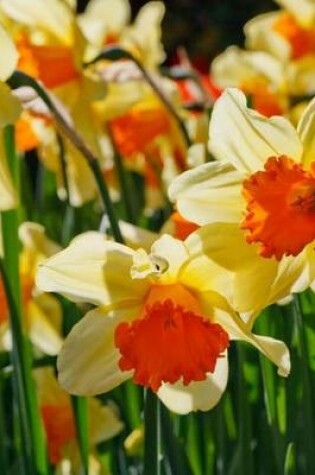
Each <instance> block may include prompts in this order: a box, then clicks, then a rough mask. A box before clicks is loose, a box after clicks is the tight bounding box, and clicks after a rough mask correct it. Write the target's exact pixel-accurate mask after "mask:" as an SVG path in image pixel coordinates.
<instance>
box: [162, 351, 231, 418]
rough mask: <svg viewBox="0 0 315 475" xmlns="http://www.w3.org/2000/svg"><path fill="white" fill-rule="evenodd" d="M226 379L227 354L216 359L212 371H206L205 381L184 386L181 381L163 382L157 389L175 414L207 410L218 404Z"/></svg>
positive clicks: (163, 400)
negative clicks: (173, 382)
mask: <svg viewBox="0 0 315 475" xmlns="http://www.w3.org/2000/svg"><path fill="white" fill-rule="evenodd" d="M227 380H228V360H227V355H224V356H222V357H221V358H219V359H218V361H217V364H216V368H215V371H214V373H208V374H207V379H206V380H205V381H199V382H195V383H191V384H189V385H188V386H184V385H183V384H182V383H181V382H178V383H175V384H173V385H171V384H163V385H162V386H161V387H160V389H159V390H158V393H157V394H158V397H159V399H160V400H161V401H162V402H163V403H164V404H165V406H166V407H167V408H168V409H170V410H171V411H173V412H176V413H177V414H188V413H189V412H193V411H209V410H210V409H212V408H213V407H214V406H215V405H216V404H218V402H219V400H220V398H221V396H222V394H223V392H224V391H225V388H226V385H227Z"/></svg>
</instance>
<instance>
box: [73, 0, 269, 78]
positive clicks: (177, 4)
mask: <svg viewBox="0 0 315 475" xmlns="http://www.w3.org/2000/svg"><path fill="white" fill-rule="evenodd" d="M88 3H89V2H88V0H78V9H79V11H83V10H84V8H85V7H86V5H87V4H88ZM146 3H148V2H147V1H146V0H130V5H131V9H132V15H133V17H134V16H135V15H136V14H137V12H138V11H139V9H140V8H141V7H142V6H143V5H145V4H146ZM165 4H166V15H165V18H164V21H163V37H162V42H163V44H164V46H165V50H166V53H167V57H168V58H170V61H172V60H173V61H174V60H175V58H176V49H177V47H178V45H182V46H184V47H185V48H186V49H187V51H188V54H189V56H190V57H191V58H192V59H193V62H194V64H195V65H196V66H197V67H198V69H201V70H202V71H204V72H206V71H208V67H209V62H210V61H211V60H212V59H213V58H214V57H215V56H216V55H217V54H218V53H220V52H222V51H223V50H224V49H225V48H226V47H227V46H228V45H230V44H237V45H242V44H243V42H244V34H243V25H244V23H245V22H246V21H248V20H249V19H251V18H252V17H254V16H255V15H258V14H260V13H264V12H267V11H270V10H275V9H277V5H276V4H275V2H273V1H272V0H256V1H254V2H253V1H252V0H206V1H205V0H172V1H171V2H165Z"/></svg>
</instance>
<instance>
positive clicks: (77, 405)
mask: <svg viewBox="0 0 315 475" xmlns="http://www.w3.org/2000/svg"><path fill="white" fill-rule="evenodd" d="M72 407H73V411H74V417H75V423H76V430H77V437H78V442H79V448H80V454H81V460H82V465H83V475H89V417H88V400H87V398H84V397H77V396H72Z"/></svg>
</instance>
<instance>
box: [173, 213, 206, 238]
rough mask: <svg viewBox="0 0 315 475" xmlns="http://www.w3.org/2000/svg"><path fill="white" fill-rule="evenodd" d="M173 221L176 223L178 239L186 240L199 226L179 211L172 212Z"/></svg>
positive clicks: (175, 235) (175, 231)
mask: <svg viewBox="0 0 315 475" xmlns="http://www.w3.org/2000/svg"><path fill="white" fill-rule="evenodd" d="M171 221H172V222H173V223H174V226H175V230H174V237H176V238H177V239H181V240H184V239H186V238H187V237H188V236H189V235H190V234H191V233H193V232H194V231H196V230H197V229H198V228H199V226H198V225H197V224H195V223H192V222H191V221H187V219H185V218H184V217H183V216H182V215H181V214H179V213H178V211H176V212H175V213H172V215H171Z"/></svg>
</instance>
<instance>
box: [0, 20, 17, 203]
mask: <svg viewBox="0 0 315 475" xmlns="http://www.w3.org/2000/svg"><path fill="white" fill-rule="evenodd" d="M0 50H1V61H0V105H1V107H0V128H1V129H3V128H4V127H5V126H6V125H9V124H14V123H15V122H16V120H17V119H18V117H19V115H20V113H21V106H20V103H19V101H18V100H17V99H16V98H15V97H14V96H13V95H12V94H11V90H10V88H9V87H8V86H7V85H6V84H5V82H4V81H5V80H6V79H8V78H9V77H10V76H11V74H12V73H13V71H14V69H15V67H16V64H17V61H18V53H17V51H16V49H15V46H14V44H13V42H12V41H11V40H10V37H9V36H8V35H7V33H6V32H5V30H4V29H3V28H2V26H0ZM16 206H17V196H16V192H15V190H14V187H13V184H12V179H11V176H10V172H9V169H8V165H7V160H6V156H5V150H4V144H3V139H2V134H1V138H0V211H6V210H8V209H11V208H14V207H16Z"/></svg>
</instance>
